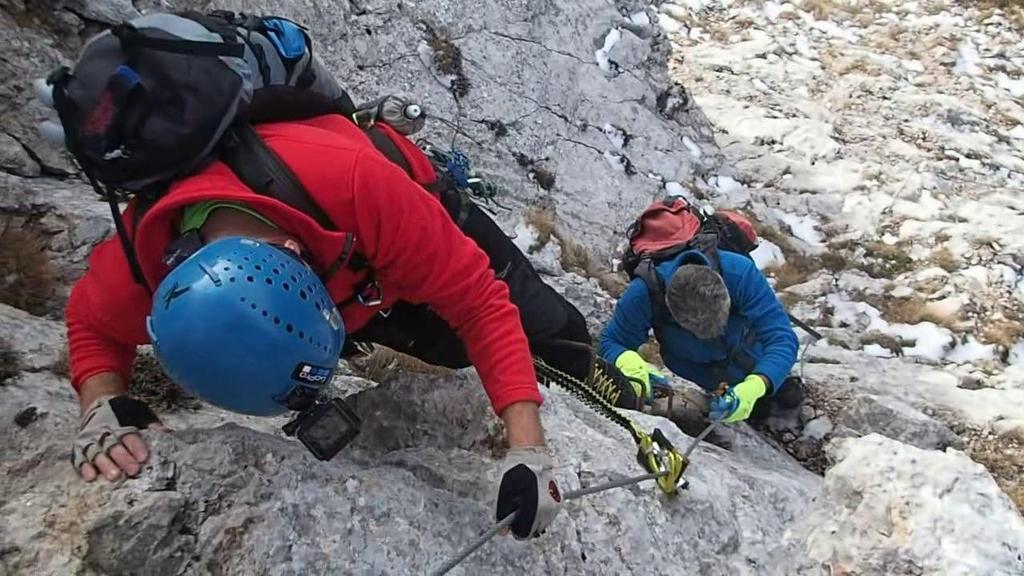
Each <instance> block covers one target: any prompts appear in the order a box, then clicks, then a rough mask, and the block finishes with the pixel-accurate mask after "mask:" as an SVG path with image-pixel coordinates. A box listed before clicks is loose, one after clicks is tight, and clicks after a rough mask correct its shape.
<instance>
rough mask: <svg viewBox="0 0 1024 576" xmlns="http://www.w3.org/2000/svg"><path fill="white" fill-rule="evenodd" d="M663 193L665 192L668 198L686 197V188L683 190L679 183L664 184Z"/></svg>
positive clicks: (669, 182)
mask: <svg viewBox="0 0 1024 576" xmlns="http://www.w3.org/2000/svg"><path fill="white" fill-rule="evenodd" d="M665 192H667V193H668V195H669V196H682V197H684V198H685V197H686V188H684V187H683V185H682V184H680V183H679V182H673V181H668V182H665Z"/></svg>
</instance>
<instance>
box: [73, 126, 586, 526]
mask: <svg viewBox="0 0 1024 576" xmlns="http://www.w3.org/2000/svg"><path fill="white" fill-rule="evenodd" d="M257 132H258V133H259V134H260V135H261V136H262V137H263V139H264V140H265V142H266V143H267V144H268V145H269V147H270V148H271V149H272V150H274V151H275V152H276V153H277V154H278V156H280V157H281V159H282V160H283V161H284V163H285V164H287V165H288V166H289V167H290V168H291V170H292V172H294V173H295V174H296V175H297V176H298V178H299V180H300V181H301V183H302V185H303V186H304V187H305V188H306V189H307V190H308V192H309V194H310V196H312V198H313V199H314V200H315V201H316V203H317V204H318V205H319V207H320V208H321V209H322V210H323V211H324V212H325V213H326V214H327V215H328V216H329V217H330V219H331V220H332V221H333V222H334V223H335V224H336V227H337V229H338V230H340V231H341V232H338V231H328V230H325V229H324V228H322V227H321V226H319V225H318V224H317V222H316V221H315V220H314V219H313V218H311V217H310V216H309V215H307V214H304V213H302V212H300V211H298V210H296V209H294V208H292V207H290V206H288V205H286V204H284V203H282V202H280V201H278V200H275V199H273V198H270V197H267V196H261V195H258V194H256V193H254V192H253V191H252V190H250V189H249V188H247V187H246V186H245V185H244V184H242V182H241V181H240V180H239V179H238V178H237V177H236V176H235V174H234V173H233V172H232V171H231V170H230V169H229V168H228V167H227V166H225V165H224V164H222V163H221V162H219V161H218V162H213V163H212V164H210V165H209V166H207V167H206V168H205V169H203V170H202V171H201V172H199V173H198V174H196V175H194V176H191V177H189V178H186V179H183V180H180V181H178V182H176V183H175V184H174V185H173V186H172V187H171V189H170V191H169V192H168V193H167V194H166V195H165V196H163V197H162V198H160V200H159V201H158V202H157V203H156V204H155V205H153V206H152V207H150V208H149V209H148V210H146V211H145V213H144V214H143V215H142V216H141V218H139V219H138V222H137V223H136V225H135V232H134V235H133V236H134V238H133V240H134V244H135V247H136V253H137V255H138V258H139V261H140V264H141V267H142V271H143V273H144V275H145V277H146V280H147V282H148V284H149V285H151V286H158V285H160V284H161V281H162V280H163V279H164V278H165V277H167V276H168V274H169V273H171V268H170V267H169V266H168V265H167V264H166V263H165V260H166V258H165V256H166V255H167V254H168V252H169V251H173V250H174V249H175V245H176V241H177V240H179V239H180V238H181V237H182V236H183V235H184V234H185V233H187V232H192V234H193V236H194V237H195V238H198V239H199V241H200V242H201V245H205V246H209V245H210V244H211V243H214V242H216V241H217V240H220V239H224V238H229V237H244V238H251V239H255V240H257V241H260V242H262V243H266V244H267V245H273V246H277V247H280V248H283V249H285V250H288V251H290V252H291V253H293V254H294V255H296V256H300V257H301V259H302V261H304V262H305V263H306V264H307V265H308V267H309V268H310V269H311V270H313V271H315V272H317V273H318V275H319V276H320V277H321V278H327V279H326V281H325V282H324V286H325V287H326V291H327V293H328V294H329V297H330V299H331V300H332V301H333V302H334V303H336V304H338V310H339V312H340V313H341V317H342V318H343V320H344V332H345V333H346V334H345V336H344V337H345V340H346V341H347V342H352V341H363V342H367V341H369V342H378V343H384V344H387V345H388V346H391V347H392V348H396V349H398V350H400V351H404V352H408V353H410V354H413V355H415V356H418V357H420V358H422V359H424V360H427V361H429V362H433V363H436V364H443V365H447V366H456V367H457V366H464V365H466V364H467V363H468V362H472V364H473V365H474V366H475V367H476V369H477V371H478V372H479V374H480V378H481V380H482V382H483V385H484V388H485V390H486V392H487V394H488V396H489V397H490V400H491V403H492V405H493V407H494V410H495V412H496V413H497V414H499V415H500V416H501V417H502V419H503V420H504V422H505V425H506V430H507V436H508V442H509V445H510V447H511V448H512V451H511V452H510V458H512V461H510V462H508V463H507V465H506V467H505V470H506V475H507V474H508V471H509V470H510V469H511V468H513V467H515V465H517V464H519V465H520V466H522V465H526V466H528V467H529V468H530V470H531V471H532V472H534V473H535V475H536V477H537V478H536V479H537V480H538V483H537V484H534V485H533V486H532V487H524V488H522V490H523V491H525V492H528V493H530V494H532V496H530V495H527V496H523V495H522V494H512V496H510V497H514V498H534V499H535V500H536V499H539V500H540V501H539V502H535V512H536V521H532V522H527V527H526V528H522V529H520V530H517V529H516V527H513V531H514V532H516V534H517V535H518V536H529V535H535V534H536V533H537V532H539V531H541V530H543V528H544V527H546V525H547V524H548V523H550V521H551V519H553V518H554V514H555V513H557V490H540V492H543V494H540V495H539V496H538V495H537V494H536V491H537V486H538V485H539V486H544V487H547V486H548V484H547V483H548V482H550V483H551V484H550V485H551V486H554V483H553V480H551V479H550V468H551V462H550V458H549V457H547V456H546V453H544V451H543V445H544V435H543V430H542V428H541V423H540V418H539V415H538V406H539V405H540V403H541V396H540V394H539V391H538V388H537V380H536V376H535V374H534V370H533V365H532V359H531V347H530V344H529V343H528V341H527V335H528V334H529V335H530V341H534V340H537V341H541V342H542V341H544V340H545V339H547V338H561V339H570V340H575V341H585V342H587V343H589V336H588V335H587V332H586V324H585V321H584V319H583V318H582V316H581V315H580V314H579V312H578V311H576V310H575V308H573V307H572V306H571V305H570V304H568V303H567V302H565V300H564V299H562V298H561V297H560V296H558V295H557V293H555V292H554V291H553V290H552V289H551V288H550V287H548V286H546V285H544V284H543V283H542V282H541V281H540V279H539V277H538V276H537V274H536V272H534V271H533V269H532V267H530V266H529V263H528V262H527V261H526V259H525V257H524V256H523V255H522V254H521V253H520V252H518V250H515V248H514V245H512V244H511V242H509V241H508V239H507V238H506V237H505V236H504V235H503V234H501V231H500V229H499V228H497V226H496V225H494V223H493V222H491V221H490V219H489V218H487V217H486V215H484V214H483V213H482V212H481V211H480V210H479V209H476V207H475V206H469V207H466V206H463V207H461V210H462V211H463V218H462V222H461V224H462V227H461V230H460V227H457V226H456V224H455V222H453V218H452V217H451V215H450V213H451V210H452V208H451V206H448V205H447V201H445V199H444V197H442V198H441V200H442V201H444V202H445V203H444V204H443V203H442V201H439V199H438V198H437V197H435V196H433V195H431V194H430V193H428V192H426V191H425V190H424V189H423V188H422V187H420V186H419V185H418V184H417V183H416V182H414V181H413V180H412V179H410V177H409V175H407V173H406V172H404V171H403V170H401V169H400V168H398V167H397V166H396V165H395V164H393V163H391V162H389V161H388V160H387V159H385V158H384V156H382V155H381V154H380V153H379V152H378V151H377V149H375V148H374V147H373V145H372V144H371V142H370V140H369V139H368V138H367V136H366V134H365V133H364V132H363V131H361V130H360V129H359V128H358V127H356V126H355V125H354V124H353V123H351V122H349V121H348V120H346V119H344V118H343V117H340V116H333V115H329V116H321V117H318V118H313V119H310V120H304V121H297V122H289V123H276V124H266V125H262V126H258V127H257ZM417 171H419V172H420V173H423V174H426V175H427V178H429V177H430V176H431V175H433V169H432V167H431V166H430V164H429V162H427V163H426V165H425V166H422V165H414V166H413V172H414V173H416V172H417ZM135 202H136V201H135V200H133V203H132V204H131V205H129V208H128V211H127V212H126V215H125V220H126V222H132V221H133V216H134V211H135V210H137V209H138V206H136V205H135ZM467 210H468V212H469V216H468V218H466V217H465V212H466V211H467ZM347 233H351V235H349V234H347ZM496 235H497V236H500V238H497V237H496ZM352 237H354V239H355V244H354V246H353V245H349V244H348V242H347V240H349V239H350V238H352ZM471 237H472V239H471ZM474 240H476V242H474ZM488 244H490V246H488ZM478 245H479V246H478ZM480 246H482V247H484V248H485V249H486V250H487V253H485V252H484V250H482V249H481V247H480ZM343 253H357V254H358V255H360V256H361V257H362V258H364V259H365V261H366V264H367V265H368V266H367V267H366V268H367V269H366V270H363V271H362V272H358V271H354V270H353V268H354V267H350V266H338V267H337V269H336V271H334V273H333V274H325V273H324V271H325V270H328V269H330V268H332V267H333V266H332V263H333V262H335V261H336V260H338V258H339V254H343ZM489 258H490V261H489ZM492 268H493V269H492ZM495 269H496V270H499V274H498V278H496V277H495V272H494V270H495ZM367 270H372V271H373V272H372V273H373V274H374V276H373V278H374V279H375V282H374V283H372V284H369V283H368V282H367V279H368V274H369V272H368V271H367ZM499 278H500V279H501V280H503V281H501V280H499ZM510 286H511V289H512V301H510ZM367 291H370V292H372V295H371V296H370V297H362V298H359V296H366V293H367ZM356 292H359V294H357V293H356ZM158 294H159V291H158ZM175 295H176V294H172V295H171V296H169V297H168V300H167V301H168V302H170V298H173V297H175ZM513 301H515V304H514V303H513ZM517 304H518V306H519V309H517ZM151 309H153V300H151V297H150V295H149V293H148V291H147V290H146V289H145V288H144V287H143V286H142V285H140V284H138V283H136V282H135V281H133V279H132V274H131V271H130V268H129V264H128V261H127V259H126V257H125V254H124V252H123V250H122V247H121V246H120V245H119V244H118V242H117V240H116V239H115V238H111V239H108V240H106V241H105V242H103V243H101V244H100V245H98V246H97V247H96V248H95V250H94V251H93V253H92V255H91V257H90V259H89V271H88V272H87V273H86V274H85V276H84V277H83V278H82V279H81V280H80V281H79V282H78V283H77V284H76V286H75V287H74V289H73V291H72V293H71V297H70V300H69V302H68V306H67V325H68V338H69V342H70V359H71V371H72V385H73V386H74V387H75V389H76V390H77V391H78V393H79V397H80V403H81V407H82V410H83V425H82V430H83V432H82V433H80V435H79V436H80V437H79V439H78V440H77V441H76V450H75V453H76V454H75V456H76V458H75V461H76V465H77V466H78V469H79V472H80V473H81V475H82V476H83V477H84V478H85V479H86V480H92V479H94V478H95V477H97V476H98V475H100V474H102V475H103V476H105V477H106V478H107V479H109V480H115V479H117V478H118V477H120V476H121V475H122V474H125V475H128V476H133V475H135V474H136V473H138V471H139V470H140V468H141V463H142V462H144V461H145V460H146V458H147V450H146V446H145V444H144V443H143V441H142V439H141V437H140V436H139V435H138V434H135V433H134V431H135V429H134V428H131V429H130V430H128V429H126V428H125V426H124V422H123V421H119V420H118V414H117V412H118V409H120V410H121V411H122V413H124V411H126V410H129V409H132V410H136V409H138V410H143V411H148V409H147V408H145V407H144V406H142V407H138V406H135V405H132V406H125V405H122V406H120V407H119V406H117V405H116V402H114V401H110V402H109V403H110V404H115V405H114V406H110V407H106V406H105V405H104V400H106V399H111V398H113V399H114V400H117V399H118V398H123V399H124V400H128V399H127V398H126V397H124V394H125V393H126V391H127V389H128V386H129V382H130V381H131V365H132V362H133V359H134V357H135V350H136V346H138V345H141V344H146V343H149V342H150V337H149V335H148V334H147V315H148V314H150V313H151ZM154 316H155V312H154ZM521 316H522V319H523V320H522V322H521V320H520V318H521ZM194 321H195V322H197V323H201V322H202V319H201V318H196V319H194ZM524 324H525V325H526V332H525V333H524V326H523V325H524ZM449 327H450V328H449ZM460 341H461V342H460ZM463 343H464V348H463V346H462V344H463ZM157 348H158V355H159V346H158V347H157ZM534 353H540V354H541V355H542V356H544V355H545V350H544V348H543V344H538V345H537V346H535V347H534ZM588 362H589V360H588ZM588 368H589V365H588V366H587V367H582V366H579V367H577V368H575V370H576V372H577V373H579V372H580V371H583V372H586V370H587V369H588ZM581 376H582V374H581ZM225 377H228V376H227V375H225ZM101 409H102V410H101ZM111 414H113V419H112V420H111ZM104 415H105V417H106V418H107V420H109V421H108V422H106V424H105V426H106V427H105V428H103V430H105V432H104V434H105V436H104V437H103V438H99V439H97V438H93V437H90V436H89V435H88V434H86V435H85V437H83V434H85V432H86V430H87V429H89V428H90V426H91V425H90V422H91V421H93V420H97V421H98V420H102V419H103V417H104ZM153 419H154V420H155V416H154V417H153ZM156 424H157V425H159V424H158V422H157V423H156ZM80 448H81V449H80ZM502 490H503V491H506V492H508V490H513V492H515V490H514V489H513V488H507V487H506V486H505V485H503V486H502ZM548 492H551V494H550V495H548ZM546 496H550V497H546ZM499 504H500V502H499ZM523 510H525V509H523ZM524 516H525V514H524ZM518 520H519V518H517V524H518V523H519V522H518ZM523 520H524V521H526V520H527V519H526V518H523ZM529 520H534V519H533V518H531V519H529ZM521 532H522V533H521Z"/></svg>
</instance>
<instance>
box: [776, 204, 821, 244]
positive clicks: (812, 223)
mask: <svg viewBox="0 0 1024 576" xmlns="http://www.w3.org/2000/svg"><path fill="white" fill-rule="evenodd" d="M775 214H776V215H777V216H778V217H779V219H780V220H782V221H783V222H784V223H785V224H786V226H789V230H790V231H791V232H792V233H793V235H794V236H796V237H797V238H799V239H800V240H803V241H804V242H806V243H807V244H809V245H810V246H822V245H823V243H822V238H821V233H819V232H818V225H819V224H818V221H817V220H815V219H814V218H812V217H811V216H797V215H796V214H789V213H787V212H782V211H781V210H776V211H775Z"/></svg>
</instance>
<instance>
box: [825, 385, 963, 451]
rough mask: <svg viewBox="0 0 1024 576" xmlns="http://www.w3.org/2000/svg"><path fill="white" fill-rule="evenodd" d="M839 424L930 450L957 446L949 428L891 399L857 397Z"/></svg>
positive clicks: (849, 404) (840, 418)
mask: <svg viewBox="0 0 1024 576" xmlns="http://www.w3.org/2000/svg"><path fill="white" fill-rule="evenodd" d="M839 422H840V423H841V424H843V425H844V426H847V427H849V428H852V429H854V430H857V431H859V432H860V433H861V434H871V433H877V434H881V435H883V436H888V437H889V438H892V439H894V440H899V441H900V442H905V443H907V444H910V445H911V446H917V447H918V448H923V449H926V450H927V449H934V450H942V449H943V448H945V447H947V446H951V445H954V444H955V443H956V442H957V435H956V434H954V433H953V431H952V430H950V429H949V427H948V426H946V425H945V424H943V423H942V422H939V421H938V420H935V419H934V418H932V417H930V416H927V415H926V414H924V413H923V412H921V411H920V410H917V409H915V408H914V407H912V406H909V405H908V404H905V403H903V402H900V401H899V400H897V399H895V398H892V397H890V396H875V395H871V394H862V395H859V396H855V397H854V398H852V399H851V400H850V401H849V402H848V403H847V404H846V406H845V407H844V408H843V410H842V412H840V414H839Z"/></svg>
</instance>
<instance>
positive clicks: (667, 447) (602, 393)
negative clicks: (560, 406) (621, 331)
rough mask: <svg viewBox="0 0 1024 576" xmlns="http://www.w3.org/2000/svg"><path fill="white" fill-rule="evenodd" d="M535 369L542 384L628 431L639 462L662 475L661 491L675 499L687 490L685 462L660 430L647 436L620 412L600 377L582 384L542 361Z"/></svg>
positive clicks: (660, 480) (537, 359)
mask: <svg viewBox="0 0 1024 576" xmlns="http://www.w3.org/2000/svg"><path fill="white" fill-rule="evenodd" d="M533 365H534V367H535V368H536V370H537V378H538V379H539V380H540V382H541V383H542V384H545V385H551V384H555V385H557V386H559V387H561V388H563V389H564V390H566V391H567V392H569V393H570V394H572V395H573V396H575V397H576V398H577V399H578V400H580V401H581V402H583V403H584V404H586V405H587V406H589V407H590V408H591V409H593V410H594V411H595V412H597V413H598V414H600V415H601V416H604V417H605V418H607V419H608V420H610V421H612V422H614V423H615V424H618V425H619V426H621V427H622V428H625V429H626V431H627V432H629V434H630V436H632V437H633V441H634V442H635V443H636V445H637V454H636V459H637V462H639V463H640V465H641V466H643V467H644V469H645V470H647V471H648V472H650V473H652V474H658V475H659V476H658V487H659V488H661V490H662V491H663V492H664V493H666V494H669V495H672V494H675V493H676V492H677V491H678V490H679V489H680V488H685V481H683V480H682V476H683V472H684V471H685V470H686V466H687V461H686V459H685V458H684V457H683V455H682V454H680V453H679V452H678V451H676V449H675V448H674V447H673V446H672V443H671V442H669V440H668V438H667V437H665V435H664V434H663V433H662V431H661V429H659V428H656V429H655V430H654V432H652V433H650V434H648V433H647V432H644V431H643V430H641V429H640V427H639V426H637V424H636V423H635V422H633V421H632V420H630V419H629V418H627V417H626V416H625V415H623V414H622V413H621V412H619V411H618V410H617V409H616V408H615V406H614V405H613V404H612V403H610V402H609V401H608V396H607V394H609V393H610V391H611V387H610V386H609V385H608V383H607V382H606V381H604V379H602V378H600V377H598V378H593V379H592V382H583V381H581V380H579V379H577V378H574V377H572V376H570V375H569V374H566V373H565V372H562V371H561V370H558V369H557V368H555V367H553V366H551V365H550V364H548V363H547V362H545V361H544V360H543V359H542V358H539V357H534V359H533ZM604 378H607V377H606V376H605V377H604Z"/></svg>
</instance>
